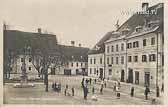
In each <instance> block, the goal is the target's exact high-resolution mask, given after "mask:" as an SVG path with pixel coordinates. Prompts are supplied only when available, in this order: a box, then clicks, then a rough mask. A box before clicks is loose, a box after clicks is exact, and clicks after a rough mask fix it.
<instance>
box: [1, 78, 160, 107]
mask: <svg viewBox="0 0 168 107" xmlns="http://www.w3.org/2000/svg"><path fill="white" fill-rule="evenodd" d="M49 79H50V81H49V92H45V86H44V84H43V83H37V82H36V83H34V84H35V87H33V88H13V85H14V83H6V84H5V86H4V103H5V104H81V105H90V104H91V105H102V104H103V105H110V104H112V105H119V104H126V105H150V104H151V99H152V98H153V97H151V96H150V97H149V100H145V99H144V95H143V93H144V92H143V89H141V88H136V87H135V97H130V94H129V93H130V86H129V85H126V84H121V98H120V99H117V98H116V96H115V93H114V92H113V89H112V86H113V84H114V83H113V82H108V83H107V88H104V90H103V94H100V92H99V88H100V85H99V83H97V84H94V86H95V94H96V95H97V96H98V101H93V100H92V99H91V96H92V93H91V87H92V86H93V83H92V85H89V94H88V99H87V100H84V99H83V90H82V88H81V80H82V76H63V75H57V76H52V77H49ZM52 81H59V82H61V83H62V90H61V92H60V93H57V92H54V91H52V88H51V83H52ZM66 84H68V85H69V88H71V87H72V86H74V87H75V96H64V89H65V85H66ZM162 98H163V97H160V98H158V100H157V104H163V102H162V101H163V99H162Z"/></svg>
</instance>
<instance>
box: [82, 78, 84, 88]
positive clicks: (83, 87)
mask: <svg viewBox="0 0 168 107" xmlns="http://www.w3.org/2000/svg"><path fill="white" fill-rule="evenodd" d="M81 86H82V88H84V79H82V82H81Z"/></svg>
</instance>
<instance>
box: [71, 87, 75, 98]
mask: <svg viewBox="0 0 168 107" xmlns="http://www.w3.org/2000/svg"><path fill="white" fill-rule="evenodd" d="M74 95H75V89H74V87H72V96H74Z"/></svg>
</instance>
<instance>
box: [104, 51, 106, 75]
mask: <svg viewBox="0 0 168 107" xmlns="http://www.w3.org/2000/svg"><path fill="white" fill-rule="evenodd" d="M105 72H106V54H105V51H104V78H105V77H106V76H105V75H106V73H105Z"/></svg>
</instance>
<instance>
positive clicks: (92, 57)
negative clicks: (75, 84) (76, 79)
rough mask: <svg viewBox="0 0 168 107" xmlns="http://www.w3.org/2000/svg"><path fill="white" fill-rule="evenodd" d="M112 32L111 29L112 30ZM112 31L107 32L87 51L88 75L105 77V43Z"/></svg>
mask: <svg viewBox="0 0 168 107" xmlns="http://www.w3.org/2000/svg"><path fill="white" fill-rule="evenodd" d="M112 32H113V31H112ZM112 32H108V33H107V34H106V35H105V36H104V37H103V38H102V39H101V40H100V41H99V42H98V43H97V44H96V45H95V46H94V47H93V48H92V49H91V50H90V51H89V52H88V76H92V77H99V78H104V77H105V75H106V74H105V72H104V71H105V66H104V65H105V62H104V61H105V56H104V54H105V53H104V52H105V45H104V42H105V41H106V40H108V39H109V38H110V37H111V35H112Z"/></svg>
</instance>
